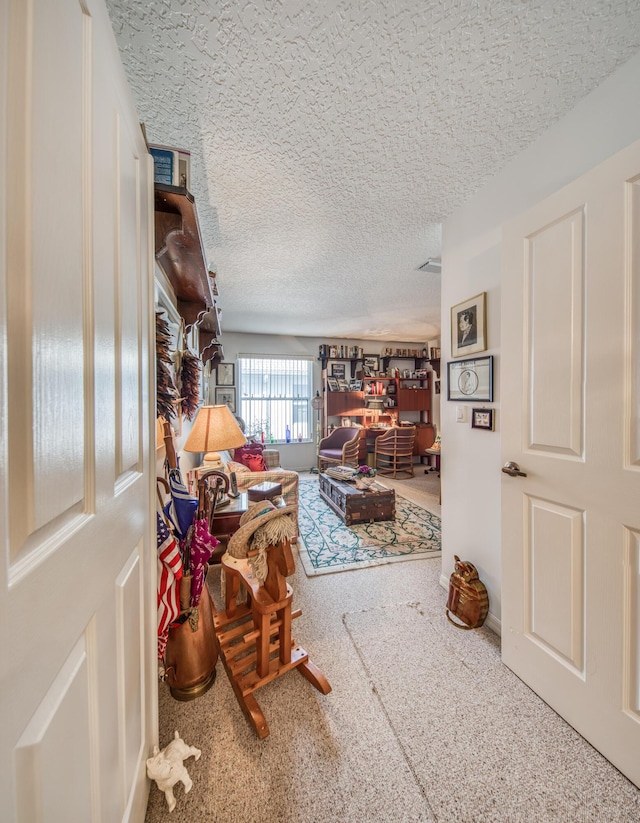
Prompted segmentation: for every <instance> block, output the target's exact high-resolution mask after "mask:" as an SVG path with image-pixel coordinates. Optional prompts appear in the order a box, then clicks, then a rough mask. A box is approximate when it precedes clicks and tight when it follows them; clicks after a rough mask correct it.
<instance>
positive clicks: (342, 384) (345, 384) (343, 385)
mask: <svg viewBox="0 0 640 823" xmlns="http://www.w3.org/2000/svg"><path fill="white" fill-rule="evenodd" d="M338 388H339V389H340V391H349V381H348V380H338Z"/></svg>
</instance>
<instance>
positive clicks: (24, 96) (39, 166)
mask: <svg viewBox="0 0 640 823" xmlns="http://www.w3.org/2000/svg"><path fill="white" fill-rule="evenodd" d="M151 179H152V174H151V168H150V162H149V157H148V154H147V152H146V148H145V143H144V139H143V136H142V133H141V130H140V127H139V124H138V122H137V117H136V114H135V111H134V108H133V105H132V104H131V99H130V95H129V92H128V89H127V85H126V82H125V79H124V73H123V71H122V68H121V65H120V61H119V57H118V53H117V49H116V45H115V41H114V38H113V34H112V31H111V26H110V24H109V19H108V16H107V13H106V8H105V6H104V2H103V0H0V333H1V335H2V341H1V344H0V432H1V433H0V505H1V515H0V542H1V547H2V548H1V552H2V562H1V563H0V649H1V659H0V667H1V668H0V711H1V713H2V718H1V729H2V731H1V734H0V797H1V798H2V800H1V804H2V811H1V812H0V817H2V819H3V820H6V821H24V823H37V822H38V821H61V820H64V821H65V823H72V821H76V822H77V823H87V821H101V823H111V822H112V821H113V822H114V823H115V821H121V820H141V819H143V817H144V811H145V807H146V797H147V783H146V776H145V758H146V757H147V755H148V753H149V749H150V743H151V742H152V741H153V737H154V734H155V726H156V716H155V699H156V698H155V694H156V692H155V672H154V653H153V645H154V644H153V636H154V611H155V608H154V600H155V597H154V594H153V591H154V577H155V537H154V534H153V532H152V531H151V526H150V523H151V522H152V521H151V517H150V515H151V514H152V502H151V501H152V496H151V490H152V484H151V482H150V463H149V459H150V439H151V434H150V431H149V429H150V426H149V417H150V409H149V397H150V386H151V383H152V376H151V375H150V370H149V365H148V364H149V357H150V340H151V339H152V335H153V326H152V323H151V322H150V320H151V318H152V316H153V313H152V308H151V306H152V288H151V274H152V269H151V261H150V239H149V238H150V237H151V231H152V229H151V225H152V223H151V221H152V211H151V209H152V205H151V193H150V190H151V186H152V183H151V182H150V181H151Z"/></svg>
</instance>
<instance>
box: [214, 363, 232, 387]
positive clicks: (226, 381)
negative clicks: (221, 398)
mask: <svg viewBox="0 0 640 823" xmlns="http://www.w3.org/2000/svg"><path fill="white" fill-rule="evenodd" d="M235 384H236V376H235V366H234V365H233V363H218V366H217V368H216V385H217V386H235Z"/></svg>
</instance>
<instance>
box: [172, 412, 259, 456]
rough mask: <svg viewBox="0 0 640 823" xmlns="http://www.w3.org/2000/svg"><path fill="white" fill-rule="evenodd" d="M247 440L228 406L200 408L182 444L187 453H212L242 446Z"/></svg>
mask: <svg viewBox="0 0 640 823" xmlns="http://www.w3.org/2000/svg"><path fill="white" fill-rule="evenodd" d="M246 442H247V438H246V437H245V436H244V434H243V433H242V431H241V430H240V426H238V424H237V422H236V419H235V417H234V416H233V415H232V414H231V412H230V410H229V407H228V406H201V407H200V408H199V409H198V414H197V415H196V419H195V421H194V423H193V427H192V428H191V431H190V432H189V436H188V437H187V442H186V443H185V444H184V450H185V451H187V452H200V453H204V452H212V451H220V450H226V449H236V448H238V447H239V446H244V444H245V443H246Z"/></svg>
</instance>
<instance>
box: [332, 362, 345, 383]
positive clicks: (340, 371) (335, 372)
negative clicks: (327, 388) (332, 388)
mask: <svg viewBox="0 0 640 823" xmlns="http://www.w3.org/2000/svg"><path fill="white" fill-rule="evenodd" d="M344 368H345V367H344V363H332V364H331V377H337V378H338V380H344V377H345V373H344Z"/></svg>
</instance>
